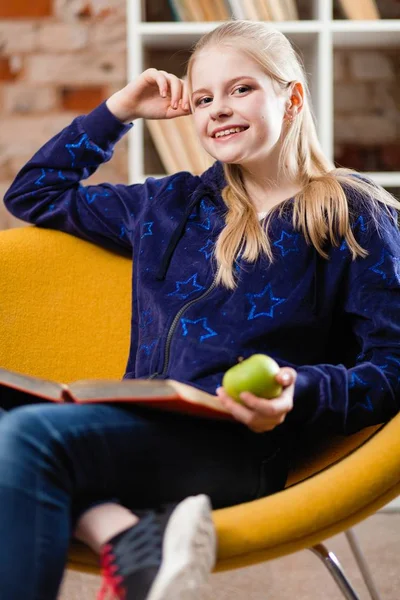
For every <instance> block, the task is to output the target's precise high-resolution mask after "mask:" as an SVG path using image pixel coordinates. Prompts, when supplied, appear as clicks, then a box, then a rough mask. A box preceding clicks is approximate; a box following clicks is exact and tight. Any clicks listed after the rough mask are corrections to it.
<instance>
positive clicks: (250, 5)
mask: <svg viewBox="0 0 400 600" xmlns="http://www.w3.org/2000/svg"><path fill="white" fill-rule="evenodd" d="M242 1H243V5H244V10H245V12H246V15H247V19H249V20H250V21H262V16H261V14H260V10H259V6H258V5H259V3H260V0H242Z"/></svg>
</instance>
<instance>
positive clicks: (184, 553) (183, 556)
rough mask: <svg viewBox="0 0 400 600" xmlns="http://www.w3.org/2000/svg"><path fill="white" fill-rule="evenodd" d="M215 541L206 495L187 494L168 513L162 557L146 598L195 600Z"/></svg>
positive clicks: (211, 562) (213, 556) (210, 562)
mask: <svg viewBox="0 0 400 600" xmlns="http://www.w3.org/2000/svg"><path fill="white" fill-rule="evenodd" d="M216 547H217V540H216V534H215V528H214V524H213V521H212V509H211V504H210V501H209V499H208V497H207V496H205V495H203V494H200V495H199V496H189V497H188V498H185V500H183V501H182V502H180V503H179V504H178V506H177V507H176V508H175V510H174V511H173V513H172V514H171V516H170V518H169V521H168V524H167V527H166V529H165V532H164V539H163V549H162V552H163V559H162V563H161V567H160V570H159V572H158V573H157V576H156V578H155V580H154V582H153V584H152V587H151V589H150V592H149V594H148V596H147V600H195V599H197V598H199V597H200V593H201V587H202V586H203V584H204V583H205V582H206V581H207V579H208V576H209V574H210V572H211V570H212V568H213V567H214V565H215V561H216Z"/></svg>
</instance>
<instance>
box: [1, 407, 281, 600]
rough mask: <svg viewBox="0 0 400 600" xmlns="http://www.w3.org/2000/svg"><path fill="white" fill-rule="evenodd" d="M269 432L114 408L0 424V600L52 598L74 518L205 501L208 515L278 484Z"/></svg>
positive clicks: (12, 417)
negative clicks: (100, 510) (104, 509)
mask: <svg viewBox="0 0 400 600" xmlns="http://www.w3.org/2000/svg"><path fill="white" fill-rule="evenodd" d="M286 475H287V458H286V451H285V448H284V445H282V444H281V443H280V440H279V436H278V435H276V434H275V433H274V432H273V433H270V434H262V435H260V434H255V433H253V432H251V431H250V430H249V429H248V428H247V427H245V426H244V425H242V424H240V423H232V422H223V421H217V420H211V419H203V418H196V417H191V416H188V415H181V414H176V413H165V412H161V411H156V410H151V409H148V408H142V407H137V406H135V407H132V406H131V407H128V408H127V407H126V405H125V406H124V407H122V406H120V405H117V404H113V405H106V404H98V405H93V404H92V405H88V404H87V405H76V404H70V405H69V404H66V405H54V404H35V405H31V406H24V407H19V408H15V409H13V410H11V411H10V412H7V413H3V415H2V416H1V418H0V600H54V599H55V598H56V596H57V591H58V588H59V585H60V581H61V579H62V575H63V570H64V568H65V565H66V560H67V552H68V547H69V542H70V539H71V536H72V532H73V530H74V526H75V524H76V521H77V519H78V517H79V516H80V515H81V514H82V513H83V512H84V511H85V510H86V509H87V508H88V507H90V506H92V505H93V504H96V503H99V502H105V501H110V500H118V501H119V502H121V503H123V504H124V505H125V506H128V507H129V508H131V509H132V510H134V509H135V508H138V509H139V508H149V507H152V506H157V505H159V504H161V503H164V502H169V501H179V500H181V499H183V498H184V497H186V496H188V495H191V494H198V493H205V494H208V495H209V496H210V498H211V501H212V504H213V508H221V507H224V506H228V505H234V504H238V503H241V502H246V501H250V500H253V499H255V498H258V497H261V496H264V495H267V494H270V493H272V492H275V491H277V490H279V489H281V488H282V487H283V486H284V483H285V480H286Z"/></svg>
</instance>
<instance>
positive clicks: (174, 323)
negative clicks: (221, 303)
mask: <svg viewBox="0 0 400 600" xmlns="http://www.w3.org/2000/svg"><path fill="white" fill-rule="evenodd" d="M218 273H219V270H218V271H217V273H216V275H215V277H214V280H213V282H212V284H211V285H210V287H209V288H208V289H207V290H206V291H205V292H203V293H202V295H201V296H199V297H198V298H195V299H194V300H190V301H189V302H187V303H186V304H185V305H184V306H182V308H180V309H179V311H178V312H177V313H176V315H175V317H174V320H173V321H172V323H171V326H170V328H169V330H168V334H167V341H166V343H165V351H164V366H163V369H162V371H161V373H153V374H152V375H150V377H148V379H154V378H155V377H157V376H162V375H165V373H166V372H167V370H168V363H169V355H170V348H171V341H172V336H173V335H174V333H175V330H176V327H177V325H178V323H179V319H180V318H181V316H182V315H183V313H184V312H185V311H186V310H187V309H188V308H189V307H190V306H193V304H196V302H199V300H203V299H204V298H205V297H206V296H208V294H210V293H211V292H212V291H213V289H214V288H215V287H216V283H217V277H218Z"/></svg>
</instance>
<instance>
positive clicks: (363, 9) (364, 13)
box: [339, 0, 380, 21]
mask: <svg viewBox="0 0 400 600" xmlns="http://www.w3.org/2000/svg"><path fill="white" fill-rule="evenodd" d="M339 3H340V6H341V8H342V10H343V12H344V14H345V16H346V17H347V18H348V19H354V20H360V21H369V20H374V19H380V14H379V10H378V6H377V4H376V0H358V1H357V2H354V0H339Z"/></svg>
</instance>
